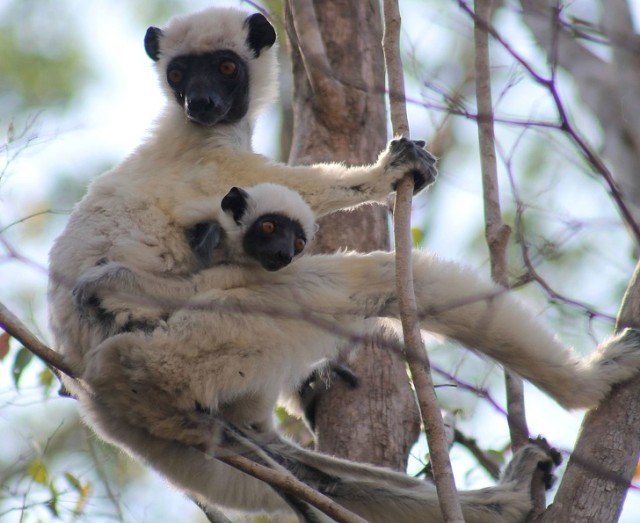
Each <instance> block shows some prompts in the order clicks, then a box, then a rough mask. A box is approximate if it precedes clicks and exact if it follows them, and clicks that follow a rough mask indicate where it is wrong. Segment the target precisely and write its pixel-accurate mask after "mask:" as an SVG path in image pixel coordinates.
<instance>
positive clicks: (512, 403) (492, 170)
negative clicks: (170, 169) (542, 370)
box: [474, 0, 529, 449]
mask: <svg viewBox="0 0 640 523" xmlns="http://www.w3.org/2000/svg"><path fill="white" fill-rule="evenodd" d="M475 5H476V18H475V20H488V19H489V18H490V16H491V0H477V1H476V4H475ZM474 40H475V49H476V51H475V67H476V100H477V103H478V114H479V115H480V116H481V117H480V118H479V119H478V140H479V144H480V166H481V170H482V189H483V200H484V219H485V236H486V239H487V245H488V247H489V258H490V260H491V277H492V278H493V280H494V281H495V282H496V283H498V284H500V285H502V286H503V287H505V288H508V287H509V274H508V269H507V245H508V241H509V236H510V234H511V229H510V228H509V226H508V225H506V224H505V223H504V222H503V221H502V213H501V210H500V189H499V185H498V167H497V163H496V148H495V133H494V130H493V102H492V99H491V73H490V70H489V69H490V58H489V38H488V35H487V32H486V31H485V29H484V27H483V26H481V25H480V24H479V23H477V22H476V24H475V25H474ZM505 382H506V392H507V412H508V415H507V421H508V423H509V432H510V434H511V442H512V444H513V446H514V448H515V449H518V448H520V447H522V446H523V445H525V444H526V443H527V441H528V436H529V430H528V428H527V420H526V414H525V409H524V393H523V385H522V379H521V378H519V377H518V376H516V375H515V374H512V373H510V372H509V371H508V370H507V371H505Z"/></svg>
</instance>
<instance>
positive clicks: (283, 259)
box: [276, 251, 293, 267]
mask: <svg viewBox="0 0 640 523" xmlns="http://www.w3.org/2000/svg"><path fill="white" fill-rule="evenodd" d="M276 259H277V260H278V262H280V263H281V264H282V266H283V267H284V266H285V265H289V264H290V263H291V260H292V259H293V256H291V254H290V253H288V252H286V251H278V252H277V253H276Z"/></svg>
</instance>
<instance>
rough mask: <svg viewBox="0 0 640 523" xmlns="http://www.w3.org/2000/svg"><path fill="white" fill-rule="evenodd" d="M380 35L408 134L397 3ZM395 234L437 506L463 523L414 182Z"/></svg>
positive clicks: (397, 213)
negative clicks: (421, 283)
mask: <svg viewBox="0 0 640 523" xmlns="http://www.w3.org/2000/svg"><path fill="white" fill-rule="evenodd" d="M383 9H384V35H383V39H382V45H383V50H384V57H385V63H386V69H387V78H388V82H389V92H390V93H393V94H394V95H392V96H390V106H391V123H392V126H393V132H394V134H396V135H405V136H408V134H409V123H408V120H407V112H406V106H405V98H404V92H405V91H404V77H403V71H402V60H401V58H400V23H401V22H400V11H399V8H398V2H397V0H384V2H383ZM396 191H397V192H396V201H395V206H394V233H395V242H396V286H397V288H398V303H399V307H400V318H401V320H402V331H403V335H404V341H405V347H406V348H405V351H406V358H407V363H408V364H409V370H410V372H411V379H412V381H413V384H414V387H415V390H416V395H417V396H418V404H419V406H420V412H421V414H422V420H423V423H424V427H425V432H426V434H427V442H428V444H429V454H430V458H431V463H432V464H433V477H434V481H435V484H436V490H437V493H438V501H439V503H440V509H441V511H442V516H443V519H444V521H445V522H463V521H464V519H463V517H462V508H461V506H460V500H459V498H458V494H457V491H456V484H455V479H454V477H453V469H452V468H451V462H450V460H449V446H448V444H447V437H446V433H445V429H444V425H443V422H442V417H441V415H440V409H439V407H438V400H437V398H436V394H435V390H434V388H433V380H432V378H431V372H430V371H431V369H430V364H429V359H428V358H427V357H426V352H425V348H424V345H423V343H422V336H421V334H420V325H419V323H418V313H417V309H416V297H415V292H414V289H413V268H412V247H413V241H412V237H411V195H412V193H413V178H412V176H410V175H407V176H405V177H404V178H403V179H402V180H401V181H400V183H398V186H397V188H396Z"/></svg>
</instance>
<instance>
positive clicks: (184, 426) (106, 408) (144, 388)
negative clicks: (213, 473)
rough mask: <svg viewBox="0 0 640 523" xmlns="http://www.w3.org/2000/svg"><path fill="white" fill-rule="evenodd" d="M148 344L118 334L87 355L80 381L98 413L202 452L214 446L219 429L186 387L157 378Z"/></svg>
mask: <svg viewBox="0 0 640 523" xmlns="http://www.w3.org/2000/svg"><path fill="white" fill-rule="evenodd" d="M149 340H150V338H149V337H148V336H145V335H144V334H119V335H116V336H113V337H111V338H109V339H107V340H106V341H104V342H103V343H101V344H100V345H98V346H97V347H96V348H95V349H93V350H92V351H91V352H89V353H88V354H87V357H86V361H87V366H86V369H85V372H84V374H83V376H82V380H83V381H85V382H86V383H87V384H88V386H89V388H90V391H91V392H92V393H93V395H94V397H95V401H96V402H99V403H100V404H101V405H102V406H103V408H102V409H98V411H97V414H98V415H100V414H102V413H110V414H109V417H110V418H119V419H121V421H122V423H125V424H126V425H128V426H137V427H140V428H143V429H144V430H145V431H146V432H147V433H149V434H152V435H154V436H157V437H159V438H162V439H167V440H171V441H176V442H181V443H183V444H185V445H194V446H196V447H198V448H201V449H209V448H213V447H215V445H216V444H217V443H218V442H219V440H220V438H221V431H222V427H221V426H220V424H219V423H218V422H217V421H216V420H215V419H214V418H213V417H212V416H210V415H209V414H208V413H202V412H199V411H198V410H196V408H195V407H196V402H195V401H194V398H193V395H192V394H191V392H190V390H189V389H188V384H187V383H180V380H179V379H173V380H169V379H167V377H168V374H169V372H167V373H164V375H161V374H159V373H158V369H160V368H161V365H162V364H161V363H160V364H159V365H158V364H156V365H155V368H152V367H151V366H150V363H151V362H156V363H158V361H157V360H158V356H159V357H160V358H161V359H162V355H161V354H159V352H160V351H159V350H158V349H160V348H159V347H153V346H152V345H151V343H150V341H149ZM153 349H156V350H155V351H154V350H153ZM170 358H171V354H169V357H168V358H166V359H165V362H164V363H165V364H166V365H167V367H168V368H170V367H171V360H170ZM176 378H177V377H176Z"/></svg>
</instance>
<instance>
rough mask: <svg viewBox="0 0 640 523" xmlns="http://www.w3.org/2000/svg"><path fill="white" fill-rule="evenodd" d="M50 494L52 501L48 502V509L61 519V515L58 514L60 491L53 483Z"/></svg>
mask: <svg viewBox="0 0 640 523" xmlns="http://www.w3.org/2000/svg"><path fill="white" fill-rule="evenodd" d="M49 492H51V499H50V500H49V501H47V508H48V509H49V510H50V511H51V513H52V514H53V515H54V516H55V517H56V518H59V517H60V513H59V512H58V489H57V488H56V486H55V485H54V483H53V481H52V482H51V483H49Z"/></svg>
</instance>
